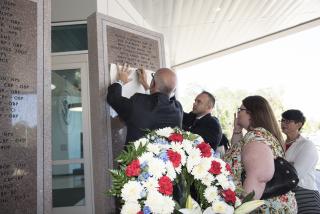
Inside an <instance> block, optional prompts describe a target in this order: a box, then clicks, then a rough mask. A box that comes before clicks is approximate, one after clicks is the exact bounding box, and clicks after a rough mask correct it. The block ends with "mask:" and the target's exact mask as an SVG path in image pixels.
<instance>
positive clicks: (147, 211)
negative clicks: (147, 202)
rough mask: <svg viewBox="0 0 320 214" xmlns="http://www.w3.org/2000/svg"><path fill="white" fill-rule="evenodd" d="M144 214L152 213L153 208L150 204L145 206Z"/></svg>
mask: <svg viewBox="0 0 320 214" xmlns="http://www.w3.org/2000/svg"><path fill="white" fill-rule="evenodd" d="M143 214H151V210H150V208H149V207H148V206H144V207H143Z"/></svg>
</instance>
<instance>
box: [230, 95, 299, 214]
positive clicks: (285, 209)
mask: <svg viewBox="0 0 320 214" xmlns="http://www.w3.org/2000/svg"><path fill="white" fill-rule="evenodd" d="M242 129H244V130H245V131H246V133H245V135H244V136H243V135H242ZM282 143H283V139H282V135H281V131H280V128H279V125H278V123H277V120H276V119H275V116H274V113H273V111H272V109H271V107H270V105H269V103H268V101H267V100H266V99H265V98H263V97H261V96H249V97H246V98H245V99H244V100H242V105H241V107H240V108H238V113H237V115H236V117H235V121H234V131H233V136H232V139H231V148H230V149H229V150H228V152H227V153H226V155H225V156H224V159H225V161H226V162H228V163H229V164H230V165H231V169H232V170H233V173H234V181H235V184H236V186H237V187H238V188H241V189H244V193H243V195H246V194H248V193H250V192H252V191H254V193H255V195H254V198H255V199H260V198H261V197H262V194H263V192H264V189H265V186H266V183H267V182H268V181H270V180H271V179H272V177H273V174H274V171H275V170H274V158H275V157H279V156H280V157H284V149H283V148H282ZM265 201H266V203H265V205H263V206H262V207H260V208H259V209H258V210H256V211H254V212H253V213H270V214H276V213H277V214H278V213H290V214H293V213H297V204H296V200H295V197H294V194H293V193H292V192H288V193H286V194H284V195H281V196H277V197H273V198H268V199H267V200H265Z"/></svg>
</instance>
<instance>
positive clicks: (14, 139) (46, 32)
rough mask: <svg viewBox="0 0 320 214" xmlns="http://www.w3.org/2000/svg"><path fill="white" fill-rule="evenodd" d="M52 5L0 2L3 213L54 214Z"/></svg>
mask: <svg viewBox="0 0 320 214" xmlns="http://www.w3.org/2000/svg"><path fill="white" fill-rule="evenodd" d="M49 2H50V1H49V0H44V1H40V0H39V1H36V0H33V1H31V0H23V1H22V0H1V1H0V157H1V158H0V212H1V213H6V214H10V213H14V214H20V213H21V214H22V213H23V214H34V213H51V170H50V169H51V158H50V157H51V150H50V148H51V135H50V133H51V131H50V125H51V120H50V105H51V104H50V101H51V97H50V76H51V73H50V44H51V41H50V12H49V9H50V8H49V7H50V4H49ZM44 157H46V158H45V159H44Z"/></svg>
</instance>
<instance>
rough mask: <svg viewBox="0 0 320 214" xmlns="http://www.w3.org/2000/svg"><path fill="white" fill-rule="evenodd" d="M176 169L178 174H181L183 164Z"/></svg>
mask: <svg viewBox="0 0 320 214" xmlns="http://www.w3.org/2000/svg"><path fill="white" fill-rule="evenodd" d="M175 170H176V172H177V173H178V174H180V173H181V170H182V167H181V164H180V165H179V166H178V167H177V168H175Z"/></svg>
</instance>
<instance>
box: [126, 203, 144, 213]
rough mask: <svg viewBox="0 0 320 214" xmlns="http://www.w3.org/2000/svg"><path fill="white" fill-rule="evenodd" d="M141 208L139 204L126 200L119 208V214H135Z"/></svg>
mask: <svg viewBox="0 0 320 214" xmlns="http://www.w3.org/2000/svg"><path fill="white" fill-rule="evenodd" d="M140 210H141V207H140V204H139V203H138V201H136V202H130V201H129V202H126V203H125V204H124V205H123V206H122V209H121V214H137V212H139V211H140Z"/></svg>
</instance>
